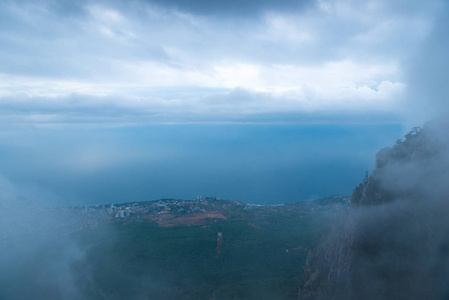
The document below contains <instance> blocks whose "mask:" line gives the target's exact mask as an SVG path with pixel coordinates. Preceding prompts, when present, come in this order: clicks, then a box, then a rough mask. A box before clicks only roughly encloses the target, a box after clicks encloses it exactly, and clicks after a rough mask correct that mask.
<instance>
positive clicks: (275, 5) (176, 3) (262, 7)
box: [147, 0, 316, 17]
mask: <svg viewBox="0 0 449 300" xmlns="http://www.w3.org/2000/svg"><path fill="white" fill-rule="evenodd" d="M147 2H148V3H151V4H156V5H158V6H162V7H168V8H175V9H179V10H181V11H185V12H189V13H193V14H199V15H211V16H225V17H253V16H258V15H259V14H261V13H264V12H267V11H274V12H290V13H291V12H298V11H300V10H303V9H305V8H308V7H312V6H313V5H314V4H315V3H316V1H314V0H281V1H279V0H278V1H276V0H243V1H240V0H230V1H220V0H187V1H183V0H147Z"/></svg>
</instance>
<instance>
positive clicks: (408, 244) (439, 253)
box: [298, 123, 449, 300]
mask: <svg viewBox="0 0 449 300" xmlns="http://www.w3.org/2000/svg"><path fill="white" fill-rule="evenodd" d="M446 128H448V127H447V126H444V124H441V123H440V124H438V125H435V124H431V125H427V126H425V127H424V128H423V129H422V130H419V129H414V130H412V131H411V132H410V133H409V134H407V135H406V139H405V140H404V141H398V142H397V143H396V145H395V146H393V147H391V148H385V149H382V150H381V151H379V152H378V154H377V157H376V168H375V170H374V171H373V172H372V174H371V175H370V176H369V178H367V179H366V180H365V181H364V182H362V183H361V184H360V185H359V186H358V187H356V188H355V189H354V192H353V194H352V197H351V209H350V211H348V212H347V213H346V214H345V215H343V216H340V219H338V220H336V221H335V226H334V228H332V230H331V231H330V232H329V234H328V235H327V236H326V237H325V238H324V239H323V241H322V242H321V244H320V245H319V246H318V247H317V248H316V249H314V250H313V251H311V252H310V253H309V255H308V258H307V263H306V266H305V268H304V275H303V281H302V284H301V288H300V291H299V297H298V298H299V299H302V300H304V299H448V297H449V288H448V287H449V286H448V285H447V282H449V219H448V217H447V216H448V215H449V150H448V149H449V147H448V146H449V134H448V133H447V132H446V131H445V129H446Z"/></svg>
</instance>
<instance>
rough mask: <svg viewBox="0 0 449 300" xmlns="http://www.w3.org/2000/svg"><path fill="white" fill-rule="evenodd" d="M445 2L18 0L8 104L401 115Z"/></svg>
mask: <svg viewBox="0 0 449 300" xmlns="http://www.w3.org/2000/svg"><path fill="white" fill-rule="evenodd" d="M439 3H440V2H439V1H437V0H435V1H432V2H426V3H425V4H423V3H421V2H419V3H418V2H417V1H400V2H397V3H396V2H395V3H390V2H388V1H364V2H363V4H361V3H359V2H357V1H351V0H334V1H324V0H321V1H316V2H313V3H311V2H310V3H309V2H308V1H303V2H296V1H295V2H293V1H283V2H281V3H278V2H276V4H275V2H273V1H268V0H267V1H260V2H256V1H252V0H249V1H243V2H239V3H238V4H237V3H228V2H218V1H212V2H208V3H203V1H200V0H198V1H179V2H176V1H169V2H166V1H164V3H162V2H160V1H132V2H129V3H128V2H127V3H126V4H125V3H124V2H121V1H110V2H96V1H81V2H77V3H76V4H74V3H69V2H68V1H67V2H66V1H63V2H57V3H56V2H53V1H44V0H43V1H39V2H35V1H33V2H31V1H30V2H27V1H25V2H20V3H16V2H12V1H6V2H2V3H1V4H0V17H1V18H0V19H2V20H3V21H0V22H2V26H1V27H0V28H1V29H0V38H1V39H2V44H1V45H0V78H1V81H0V82H1V83H0V98H1V104H0V106H1V107H2V108H3V109H4V110H6V111H9V112H11V111H13V112H14V116H15V117H14V118H16V121H18V120H20V119H24V118H25V119H26V118H28V116H29V113H30V111H34V112H38V113H37V115H34V117H35V118H42V117H43V116H46V117H44V119H45V118H49V119H53V120H62V119H64V118H66V117H69V118H70V116H68V115H67V114H61V111H64V112H68V114H69V115H71V116H74V115H75V116H79V115H80V114H81V115H83V114H85V115H94V114H95V113H99V118H97V120H101V119H103V120H109V121H110V120H114V119H116V115H117V114H119V115H134V114H145V113H146V114H148V115H151V116H153V115H154V114H157V115H158V116H159V117H160V118H159V119H158V120H159V121H160V120H162V121H166V122H169V121H172V120H171V119H170V116H173V115H178V116H184V119H189V118H185V116H186V115H189V114H190V113H191V112H197V113H198V112H204V113H206V114H210V113H211V112H216V113H217V114H219V112H221V115H220V119H221V120H226V119H227V120H230V119H232V115H231V112H232V111H233V110H234V111H236V110H239V111H240V112H246V114H247V117H248V118H249V117H250V116H253V115H254V114H258V113H272V114H275V113H278V112H284V113H285V112H291V111H292V110H293V111H301V110H303V111H301V113H306V112H311V111H313V112H324V111H342V110H349V111H354V112H355V111H365V112H369V111H371V110H373V108H374V110H375V111H378V110H381V111H387V110H390V112H396V110H398V106H397V99H398V98H399V97H400V95H401V93H403V91H404V90H405V89H407V84H406V82H405V79H406V78H405V76H404V75H405V74H404V73H405V71H406V70H405V69H404V67H403V60H404V59H406V58H408V57H410V56H411V55H412V54H413V51H414V49H417V47H419V46H420V45H421V43H422V41H423V40H424V39H425V38H426V36H427V35H428V33H429V31H430V30H431V28H432V24H433V21H434V19H435V16H436V12H435V11H436V10H437V9H438V5H439ZM250 15H251V16H250ZM242 16H246V17H242ZM442 30H444V29H442ZM404 70H405V71H404ZM237 90H241V91H246V96H244V95H240V96H239V97H236V96H235V95H236V94H235V91H237ZM255 96H257V97H260V99H259V100H258V101H253V100H252V101H248V99H249V98H252V97H255ZM239 99H241V101H240V100H239ZM227 100H228V101H229V102H227V103H224V102H223V101H227ZM207 101H209V102H207ZM219 102H220V106H217V103H219ZM245 105H246V106H245ZM289 105H291V106H289ZM80 107H81V108H80ZM120 109H123V110H122V111H121V112H120V111H119V110H120ZM141 109H143V111H141ZM11 115H12V114H9V113H6V114H5V115H3V120H4V121H5V122H11V121H12V119H11V118H12V117H11ZM162 116H167V117H168V118H167V119H165V120H163V117H162ZM10 117H11V118H10ZM200 117H201V119H205V118H206V116H204V115H203V116H200ZM75 119H77V120H78V122H83V118H82V117H80V118H79V117H76V118H72V121H74V120H75ZM150 119H151V118H150ZM152 120H154V118H153V119H152ZM190 121H193V120H192V118H191V119H190Z"/></svg>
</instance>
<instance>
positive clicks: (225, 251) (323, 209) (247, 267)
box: [0, 195, 349, 300]
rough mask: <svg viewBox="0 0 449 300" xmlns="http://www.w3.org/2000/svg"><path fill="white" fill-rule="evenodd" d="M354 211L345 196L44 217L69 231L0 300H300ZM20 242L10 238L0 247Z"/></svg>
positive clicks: (6, 286) (83, 210)
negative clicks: (339, 223) (320, 253)
mask: <svg viewBox="0 0 449 300" xmlns="http://www.w3.org/2000/svg"><path fill="white" fill-rule="evenodd" d="M348 203H349V197H347V196H343V195H336V196H330V197H327V198H323V199H319V200H316V201H312V202H307V203H306V202H298V203H290V204H282V205H250V204H245V203H241V202H235V201H228V200H220V199H218V198H215V197H214V198H212V197H211V198H198V199H196V200H181V199H162V200H156V201H144V202H129V203H122V204H113V205H111V204H109V205H98V206H87V207H81V206H76V207H65V208H52V209H46V210H45V209H42V210H39V213H38V214H37V215H38V216H45V217H47V218H49V219H50V218H54V217H55V216H59V218H60V219H61V220H64V222H59V221H58V222H56V224H57V225H58V226H57V228H55V229H53V230H51V231H50V232H51V233H52V236H49V237H48V238H47V239H46V242H45V243H44V244H39V247H38V249H35V250H33V252H32V253H31V254H30V253H28V254H26V255H25V256H24V257H20V256H18V257H15V261H21V263H17V264H15V268H16V271H15V272H11V273H9V274H8V276H7V277H6V278H3V280H1V281H0V298H5V299H10V298H15V299H30V298H40V299H61V298H64V299H126V298H129V297H131V295H132V298H133V299H270V300H271V299H295V298H296V296H297V287H298V284H299V282H300V278H301V274H302V268H301V267H302V266H303V264H304V262H305V259H306V255H307V252H308V250H309V249H310V248H312V247H313V246H315V245H316V242H317V241H318V238H319V237H320V236H321V235H322V234H323V233H325V232H326V231H327V230H328V227H329V225H330V221H331V220H332V216H333V215H335V214H337V213H338V212H340V211H342V210H346V209H347V205H348ZM33 215H35V214H33ZM51 216H52V217H51ZM61 224H65V225H64V226H62V225H61ZM50 227H51V226H49V227H47V228H46V230H47V231H48V229H50ZM15 238H16V237H15V236H12V235H3V238H2V242H3V243H2V245H0V247H7V246H8V244H9V245H14V243H15ZM25 257H26V259H25ZM22 259H23V262H22ZM62 267H63V269H61V268H62ZM55 274H57V276H56V277H57V278H58V279H57V280H62V281H63V282H64V285H63V286H65V287H67V288H66V289H64V291H61V290H59V289H57V288H55V286H57V285H56V283H55V279H54V276H55ZM46 279H48V281H46ZM50 279H51V280H50ZM23 286H26V287H27V288H26V289H23V288H22V287H23ZM67 290H70V291H71V294H67Z"/></svg>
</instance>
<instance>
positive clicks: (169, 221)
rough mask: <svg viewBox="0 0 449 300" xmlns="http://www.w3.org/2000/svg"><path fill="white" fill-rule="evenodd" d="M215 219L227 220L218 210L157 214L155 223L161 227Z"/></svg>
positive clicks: (195, 224)
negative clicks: (181, 213) (178, 214)
mask: <svg viewBox="0 0 449 300" xmlns="http://www.w3.org/2000/svg"><path fill="white" fill-rule="evenodd" d="M216 220H227V218H226V217H225V216H223V215H222V214H221V213H219V212H218V211H208V212H200V213H193V214H186V215H180V216H175V215H173V214H164V215H160V216H158V220H157V223H158V224H159V226H162V227H168V226H175V225H193V226H201V225H206V224H208V223H210V222H211V221H212V222H213V221H216Z"/></svg>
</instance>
